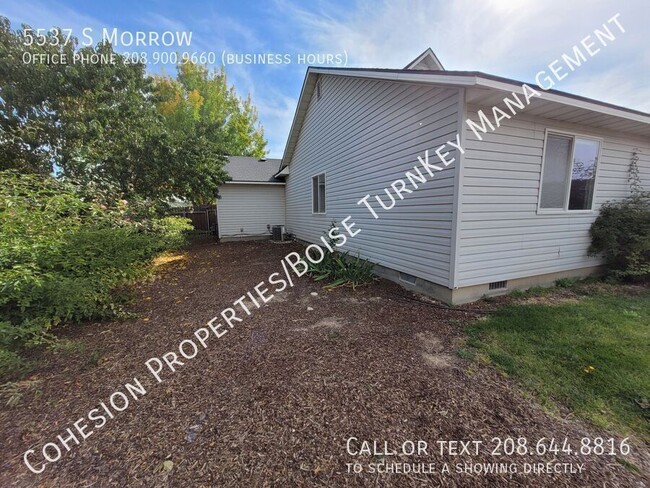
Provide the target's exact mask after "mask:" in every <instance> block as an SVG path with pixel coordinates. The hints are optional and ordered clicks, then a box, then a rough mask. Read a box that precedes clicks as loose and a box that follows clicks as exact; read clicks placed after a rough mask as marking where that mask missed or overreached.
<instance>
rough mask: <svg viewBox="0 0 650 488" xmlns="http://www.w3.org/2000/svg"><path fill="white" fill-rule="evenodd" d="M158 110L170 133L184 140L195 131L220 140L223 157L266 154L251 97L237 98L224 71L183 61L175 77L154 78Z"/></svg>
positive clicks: (262, 131) (264, 142)
mask: <svg viewBox="0 0 650 488" xmlns="http://www.w3.org/2000/svg"><path fill="white" fill-rule="evenodd" d="M156 86H157V88H158V92H159V94H160V95H161V97H160V98H161V101H160V103H159V109H160V111H161V113H162V114H163V115H164V116H165V118H166V120H167V123H168V127H169V128H170V130H171V131H172V132H173V133H176V134H177V135H179V136H182V137H186V136H187V134H191V133H193V132H194V131H195V130H199V131H203V132H205V133H206V134H210V137H212V138H213V139H214V140H217V141H220V143H221V147H222V149H223V151H224V153H225V154H228V155H240V156H254V157H258V158H261V157H263V156H264V155H265V153H266V140H265V139H264V130H263V129H262V127H261V126H260V124H259V122H258V115H257V111H256V109H255V107H254V106H253V104H252V102H251V99H250V97H247V98H245V99H243V98H240V97H239V96H238V95H237V93H236V92H235V89H234V88H233V87H232V86H230V87H229V86H228V80H227V77H226V73H225V71H224V70H223V68H222V69H221V70H213V71H209V70H208V68H207V67H205V66H202V65H198V64H194V63H190V62H184V63H181V64H179V65H178V66H177V77H176V79H173V78H171V77H169V76H160V77H157V78H156Z"/></svg>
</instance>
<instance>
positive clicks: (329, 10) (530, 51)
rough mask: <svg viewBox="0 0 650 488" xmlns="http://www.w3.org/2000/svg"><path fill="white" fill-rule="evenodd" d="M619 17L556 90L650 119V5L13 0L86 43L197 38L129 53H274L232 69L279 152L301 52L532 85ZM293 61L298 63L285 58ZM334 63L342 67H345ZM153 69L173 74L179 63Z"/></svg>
mask: <svg viewBox="0 0 650 488" xmlns="http://www.w3.org/2000/svg"><path fill="white" fill-rule="evenodd" d="M616 13H620V17H619V19H620V21H621V24H622V25H623V27H624V28H625V30H626V33H625V34H620V36H617V37H618V38H617V40H616V41H615V42H613V43H612V44H611V45H610V46H608V47H607V48H605V49H603V50H602V51H601V52H600V53H599V54H598V55H596V56H595V57H593V58H590V59H589V60H588V62H587V63H586V64H584V65H583V66H582V67H580V68H579V69H578V70H576V71H575V72H573V73H571V74H570V76H568V77H567V78H566V79H565V80H563V81H562V82H560V83H559V84H558V85H557V86H556V87H555V88H557V89H559V90H563V91H568V92H571V93H576V94H580V95H583V96H587V97H592V98H596V99H600V100H604V101H608V102H610V103H615V104H619V105H623V106H627V107H631V108H635V109H638V110H643V111H646V112H650V83H649V81H650V50H649V49H648V46H650V29H648V25H650V8H648V6H647V3H646V2H645V1H644V0H633V1H628V2H620V1H611V0H610V1H603V0H589V1H582V0H578V1H571V2H567V1H566V0H546V1H544V2H541V1H539V0H520V1H515V0H482V1H473V0H444V1H426V0H421V1H420V0H394V1H381V0H377V1H369V0H365V1H318V0H316V1H309V2H306V1H303V2H298V1H290V0H270V1H244V0H240V1H218V2H210V1H189V0H187V1H167V0H159V1H133V0H131V1H126V0H111V1H108V0H105V1H93V2H89V1H87V0H86V1H74V0H62V1H57V0H52V1H40V0H3V1H2V3H1V4H0V14H1V15H5V16H7V17H9V19H10V20H11V21H12V24H14V28H15V27H18V24H20V23H23V22H24V23H28V24H30V25H31V26H32V27H33V28H51V27H52V26H54V25H56V26H59V27H62V28H70V29H72V30H73V33H74V35H76V36H78V37H81V33H82V29H83V28H91V29H92V33H93V35H94V36H97V38H99V33H100V32H101V29H102V28H104V27H106V28H108V29H111V30H112V29H113V28H117V29H118V30H119V31H131V32H133V31H145V32H149V31H155V32H163V31H167V30H171V31H191V32H192V43H191V46H190V47H189V48H186V47H183V48H178V47H172V48H164V47H160V48H155V47H149V48H137V49H136V48H118V50H119V51H129V52H132V51H135V50H137V51H146V52H147V53H148V55H149V56H151V55H153V53H154V52H174V51H179V50H181V51H189V52H197V53H201V52H206V53H208V52H214V53H215V55H216V58H217V59H216V63H215V66H217V67H220V66H221V65H222V62H221V56H222V53H223V52H224V51H225V52H227V53H231V54H234V53H237V54H239V55H241V54H245V53H246V54H274V55H278V56H284V62H283V63H281V64H274V65H260V64H248V65H246V64H229V65H227V66H226V72H227V74H228V76H229V79H230V82H231V83H232V84H234V85H235V87H236V89H237V91H238V93H239V94H241V95H246V94H248V93H250V95H251V97H252V99H253V102H254V104H255V105H256V106H257V108H258V111H259V115H260V120H261V123H262V125H263V126H264V129H265V133H266V136H267V138H268V140H269V145H268V150H269V156H270V157H281V156H282V152H283V150H284V145H285V142H286V139H287V136H288V132H289V128H290V126H291V121H292V118H293V114H294V110H295V107H296V103H297V101H298V96H299V94H300V87H301V86H302V81H303V78H304V75H305V71H306V68H307V64H306V63H299V62H298V57H299V55H306V54H311V55H318V54H320V55H321V59H322V56H323V55H325V54H331V55H339V56H340V57H342V58H343V59H344V60H345V61H347V66H350V67H355V66H363V67H382V68H401V67H403V66H404V65H405V64H406V63H407V62H408V61H410V60H411V59H412V58H414V57H415V56H417V55H418V54H419V53H420V52H422V51H423V50H424V49H426V48H427V47H431V48H432V49H433V50H434V51H435V52H436V54H437V55H438V57H439V58H440V60H441V62H442V63H443V64H444V65H445V68H447V69H452V70H479V71H485V72H487V73H492V74H495V75H500V76H506V77H510V78H515V79H519V80H523V81H533V80H534V77H535V74H536V73H537V72H538V71H540V70H542V69H545V67H546V66H547V65H548V64H549V63H550V62H552V61H553V60H554V59H557V58H559V57H560V56H561V55H562V54H563V53H565V52H566V53H570V52H571V48H572V46H573V45H575V44H577V43H579V42H580V40H581V39H582V38H584V37H585V36H587V35H589V34H591V33H592V32H593V30H594V29H596V28H599V27H600V26H601V25H602V24H603V23H604V22H606V21H607V19H609V18H610V17H612V16H613V15H615V14H616ZM287 59H289V62H286V61H287ZM330 65H332V66H337V65H342V64H337V63H336V62H334V63H330ZM150 70H151V71H152V72H159V71H161V70H164V71H166V72H168V73H170V72H173V71H174V67H173V65H171V64H168V65H166V66H163V65H161V64H158V65H150Z"/></svg>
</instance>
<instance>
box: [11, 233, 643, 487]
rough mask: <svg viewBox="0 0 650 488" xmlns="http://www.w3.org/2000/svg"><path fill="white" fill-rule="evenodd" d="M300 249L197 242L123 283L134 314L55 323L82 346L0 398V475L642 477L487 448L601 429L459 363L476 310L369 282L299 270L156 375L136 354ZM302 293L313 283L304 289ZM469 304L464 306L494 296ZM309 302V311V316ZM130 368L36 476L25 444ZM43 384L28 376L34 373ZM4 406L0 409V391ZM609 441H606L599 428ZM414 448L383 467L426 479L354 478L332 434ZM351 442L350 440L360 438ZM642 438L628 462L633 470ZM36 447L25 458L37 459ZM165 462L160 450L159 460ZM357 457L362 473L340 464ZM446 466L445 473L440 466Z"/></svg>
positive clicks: (437, 479) (468, 481)
mask: <svg viewBox="0 0 650 488" xmlns="http://www.w3.org/2000/svg"><path fill="white" fill-rule="evenodd" d="M297 249H300V248H299V247H298V246H297V245H293V244H291V245H288V246H287V245H274V244H271V243H268V242H264V243H260V242H257V243H232V244H215V243H208V244H205V243H204V244H201V245H196V246H194V247H193V248H192V249H191V250H190V251H189V252H188V253H187V258H186V259H184V260H177V261H171V262H169V263H167V264H164V265H163V266H161V267H162V268H163V270H164V271H162V273H161V275H160V276H159V278H158V279H157V280H155V281H153V282H151V283H148V284H146V285H143V286H142V287H141V289H140V290H138V296H139V298H138V300H137V301H136V303H135V305H134V311H135V312H137V313H138V318H137V319H133V320H128V321H124V322H110V323H96V324H85V325H83V326H78V327H74V328H71V329H70V330H67V331H65V332H64V335H65V336H66V337H68V338H70V339H73V340H77V341H80V342H82V343H83V344H84V345H85V351H83V352H68V353H64V352H59V353H52V352H48V353H43V354H42V355H41V357H40V359H41V362H42V364H43V366H41V367H40V369H38V370H37V371H36V372H35V373H34V374H33V375H32V377H31V378H29V380H30V381H31V382H32V383H27V384H32V385H36V386H33V387H32V388H31V389H29V388H25V389H24V392H23V396H22V398H20V401H19V403H18V404H17V405H16V406H13V407H9V406H6V405H2V406H1V407H0V429H1V435H2V437H1V438H2V447H3V455H2V468H1V473H0V486H57V487H58V486H80V487H81V486H83V487H87V486H241V487H249V486H424V485H431V486H438V485H442V486H472V487H474V486H555V487H558V486H626V487H628V486H630V487H631V486H644V482H647V481H648V478H647V477H646V475H645V474H643V473H641V474H639V473H635V472H634V471H633V470H631V469H629V468H627V467H625V466H623V465H622V464H621V463H620V462H617V461H616V460H615V459H613V458H611V457H608V456H600V457H599V456H588V457H583V456H580V455H576V456H567V455H562V454H559V455H557V456H556V457H554V456H552V455H546V456H528V455H524V456H511V457H508V456H502V457H494V456H492V455H491V450H492V448H493V447H494V444H493V443H491V439H492V438H493V437H501V438H505V437H514V438H517V437H526V438H527V439H528V442H529V444H532V445H533V446H534V444H535V442H536V441H537V440H538V439H540V438H542V437H546V438H551V437H554V438H556V439H560V440H562V439H564V438H565V437H568V438H569V439H570V441H571V442H572V444H574V445H575V446H578V447H579V445H580V439H581V438H582V437H586V436H590V437H594V436H596V435H605V434H603V433H602V432H597V431H596V430H595V429H593V428H591V427H588V426H585V425H584V424H582V423H580V422H577V421H575V420H572V419H570V418H565V419H559V418H554V417H551V416H549V415H548V414H546V413H545V412H543V411H542V410H541V409H540V408H539V407H537V406H536V405H535V404H534V403H533V402H532V401H531V400H529V399H527V398H526V397H525V396H524V395H523V394H522V393H521V392H520V391H519V390H518V389H517V387H516V386H514V385H513V384H512V382H510V381H509V380H508V379H506V378H504V377H503V376H502V375H501V374H499V373H498V372H497V371H496V370H495V369H494V368H493V367H491V366H487V365H483V364H482V363H480V362H479V361H471V360H465V359H461V358H460V357H459V356H458V355H457V354H456V351H457V349H458V347H459V344H461V342H462V339H463V327H462V326H463V324H464V323H467V322H468V321H469V320H471V319H472V318H475V317H476V316H477V314H475V313H470V312H459V311H448V310H444V309H441V308H435V307H432V306H430V305H427V304H424V303H420V302H417V301H413V300H409V299H407V298H405V297H406V296H407V295H408V294H407V293H406V292H405V291H404V290H403V289H401V288H400V287H399V286H397V285H395V284H392V283H390V282H387V281H380V282H378V283H376V284H374V285H372V286H368V287H363V288H360V289H357V290H355V291H353V290H351V289H348V288H340V289H336V290H334V291H331V292H327V291H325V290H323V289H322V288H321V287H320V285H319V284H318V283H315V282H313V281H311V280H310V279H308V278H307V277H303V278H301V279H299V280H296V286H295V287H294V288H292V289H290V290H288V291H287V292H283V293H281V294H279V295H278V296H276V297H275V298H274V299H273V300H272V301H271V302H270V303H268V304H267V305H266V306H264V307H263V308H262V309H260V310H256V311H254V312H253V314H252V315H251V316H250V317H247V318H246V319H245V320H244V321H243V322H242V323H241V324H238V325H237V326H236V327H235V328H234V329H232V330H231V331H230V332H229V333H227V334H226V335H225V336H224V337H222V338H221V339H218V340H216V339H214V338H211V339H210V340H209V347H208V349H206V350H202V351H200V352H199V354H198V356H197V357H196V358H195V359H193V360H191V361H187V362H186V364H185V366H183V367H181V368H179V370H178V371H177V372H176V373H175V374H171V373H167V374H166V375H165V376H164V377H163V378H164V379H165V381H164V382H163V383H161V384H156V383H155V380H154V379H153V378H152V377H151V375H149V374H148V372H147V370H146V368H145V365H144V363H145V361H146V360H147V359H149V358H150V357H152V356H156V357H161V356H162V355H163V354H164V353H165V352H168V351H176V352H177V351H178V349H177V348H178V344H179V342H180V341H181V340H183V339H188V338H192V334H193V332H194V330H195V329H197V328H198V327H201V326H203V325H205V324H206V323H207V321H208V320H210V319H211V318H212V317H213V316H215V315H216V314H218V313H219V312H220V311H221V310H222V309H223V308H225V307H227V306H230V305H231V304H232V302H233V300H236V299H237V298H238V297H240V296H241V295H243V294H244V293H245V292H246V291H249V290H252V288H253V287H254V286H255V285H256V284H257V283H259V282H260V281H262V280H266V279H267V278H268V276H269V274H270V273H273V272H276V271H281V269H282V268H281V266H280V259H281V258H282V257H283V256H284V255H285V254H286V253H287V252H289V251H290V250H297ZM311 292H317V293H318V295H317V296H312V294H311ZM498 303H499V302H498V301H496V302H490V303H489V304H487V305H486V304H485V303H482V304H479V305H476V304H475V305H473V306H472V305H470V306H468V307H466V308H473V309H474V308H478V307H483V308H486V309H489V308H492V307H495V306H498ZM308 308H312V309H313V310H308ZM134 376H137V377H138V378H139V379H140V380H141V381H142V384H143V385H144V386H145V387H146V389H147V394H146V395H145V396H143V397H142V398H141V399H140V400H138V401H132V404H131V405H130V406H129V408H128V409H127V410H125V411H124V412H122V413H119V414H117V416H116V418H115V419H113V420H110V421H109V422H108V423H107V424H106V426H104V427H103V428H101V429H98V430H97V431H96V432H95V433H93V435H92V436H91V437H89V438H88V439H87V440H85V441H83V442H82V443H81V445H79V446H74V447H72V449H71V451H70V452H68V453H66V454H65V455H64V457H63V458H62V459H61V460H60V461H58V462H56V463H54V464H50V465H48V466H46V469H45V471H44V472H43V473H42V474H40V475H35V474H32V473H31V472H29V471H28V470H27V468H26V467H25V465H24V464H23V463H22V453H23V452H24V451H25V450H26V449H29V448H35V449H36V450H37V451H38V450H40V447H41V446H42V445H43V444H44V443H46V442H50V441H56V436H57V435H59V434H62V433H63V431H64V430H65V429H66V428H67V427H71V426H72V423H73V422H74V421H75V420H77V419H78V418H80V417H85V416H86V415H87V413H88V411H89V410H90V409H92V408H95V407H96V406H97V405H98V403H99V402H100V401H107V399H108V397H109V396H110V394H111V393H113V392H114V391H115V390H116V389H118V388H119V387H120V386H121V385H123V384H124V383H125V382H128V381H130V380H131V379H132V378H133V377H134ZM39 381H40V382H39ZM3 403H4V402H3ZM607 435H609V434H607ZM349 437H356V438H357V439H359V441H360V440H369V441H373V440H376V441H379V442H380V443H381V445H382V446H383V442H384V441H388V443H389V444H390V446H391V447H393V448H399V446H401V445H402V443H403V442H404V441H406V440H413V441H417V440H424V441H426V442H428V445H429V448H428V455H426V456H425V455H421V456H410V457H404V456H402V457H399V456H387V457H385V458H384V459H385V460H386V461H387V462H388V463H394V462H406V463H414V464H418V463H427V465H428V464H429V463H433V464H435V465H436V469H437V470H438V472H436V473H433V474H426V473H425V474H422V473H419V474H413V473H410V474H377V473H370V472H368V469H369V465H370V463H378V462H380V461H381V460H382V456H380V455H375V456H372V455H363V456H352V455H350V454H348V453H347V452H346V440H347V439H348V438H349ZM438 440H465V441H467V440H482V441H484V447H482V448H481V452H480V454H479V455H472V456H467V455H458V456H451V455H449V454H446V455H440V454H439V453H437V452H435V451H436V446H437V445H436V441H438ZM354 446H356V447H357V448H358V447H359V442H355V443H354ZM646 455H647V446H645V447H644V446H639V445H634V444H633V455H632V456H629V457H628V458H627V459H628V460H630V461H633V462H634V463H635V464H636V465H641V466H643V465H644V461H643V459H647V458H646ZM39 458H40V456H38V455H37V456H36V457H35V459H39ZM554 459H555V461H556V462H560V463H573V464H574V465H576V464H577V463H584V466H585V469H584V471H583V472H582V474H564V473H563V474H541V475H536V474H522V473H519V474H512V475H509V474H484V473H481V474H471V473H464V472H460V473H459V472H457V465H461V466H465V463H467V464H468V465H473V466H475V465H476V464H480V463H494V462H499V463H516V464H517V465H518V467H519V469H522V466H523V463H525V462H528V463H538V462H541V463H545V462H550V461H552V460H554ZM165 461H171V462H167V463H164V462H165ZM355 461H359V462H361V464H362V465H363V466H364V472H363V473H361V474H354V473H348V465H347V463H354V462H355ZM442 463H449V467H450V469H451V472H450V473H448V474H442V473H440V472H439V470H440V469H441V466H442Z"/></svg>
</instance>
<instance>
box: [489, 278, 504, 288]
mask: <svg viewBox="0 0 650 488" xmlns="http://www.w3.org/2000/svg"><path fill="white" fill-rule="evenodd" d="M505 288H508V282H507V281H505V280H504V281H493V282H492V283H490V285H489V289H490V290H503V289H505Z"/></svg>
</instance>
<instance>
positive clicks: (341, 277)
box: [308, 222, 375, 289]
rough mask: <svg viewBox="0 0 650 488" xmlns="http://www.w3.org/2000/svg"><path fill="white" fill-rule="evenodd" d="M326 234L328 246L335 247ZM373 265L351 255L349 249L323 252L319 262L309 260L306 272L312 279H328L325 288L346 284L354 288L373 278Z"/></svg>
mask: <svg viewBox="0 0 650 488" xmlns="http://www.w3.org/2000/svg"><path fill="white" fill-rule="evenodd" d="M332 227H336V222H332V224H331V226H330V229H331V228H332ZM326 235H328V242H329V245H330V247H331V248H332V249H335V247H336V244H335V242H334V240H333V239H332V238H331V237H329V233H328V234H326ZM374 267H375V265H374V264H373V263H371V262H370V261H368V260H367V259H362V258H361V257H360V256H359V255H358V254H357V256H356V257H353V256H350V253H349V251H346V252H344V253H340V252H338V251H334V252H331V253H330V252H325V256H324V257H323V259H322V260H321V261H320V262H319V263H311V262H309V271H308V273H309V276H311V277H312V278H313V279H314V281H323V280H328V281H329V283H328V284H327V285H325V288H327V289H332V288H336V287H338V286H346V285H349V286H351V287H352V288H356V287H357V286H360V285H364V284H367V283H371V282H373V281H374V280H375V275H374V273H373V270H374Z"/></svg>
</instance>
